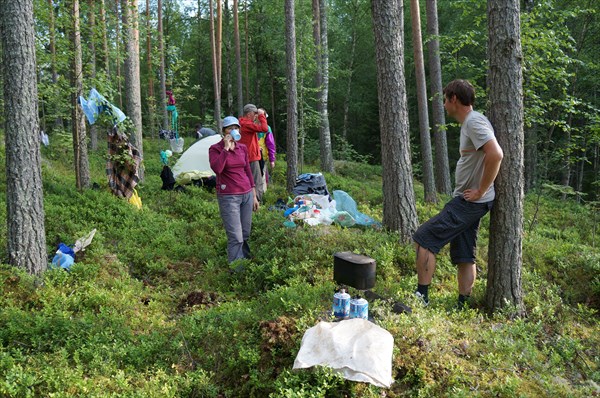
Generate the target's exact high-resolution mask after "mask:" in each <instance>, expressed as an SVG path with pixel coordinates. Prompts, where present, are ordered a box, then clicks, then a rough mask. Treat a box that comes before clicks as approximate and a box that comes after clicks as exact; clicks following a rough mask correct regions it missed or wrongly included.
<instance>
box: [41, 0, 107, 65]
mask: <svg viewBox="0 0 600 398" xmlns="http://www.w3.org/2000/svg"><path fill="white" fill-rule="evenodd" d="M50 1H52V0H50ZM100 24H101V25H102V52H103V53H104V71H105V72H106V76H110V57H109V53H108V29H107V27H106V7H105V5H104V0H101V1H100Z"/></svg>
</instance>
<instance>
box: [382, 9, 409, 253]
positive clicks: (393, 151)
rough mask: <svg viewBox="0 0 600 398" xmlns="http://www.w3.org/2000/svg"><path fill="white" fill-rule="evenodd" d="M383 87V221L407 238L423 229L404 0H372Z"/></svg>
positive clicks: (387, 226) (403, 238)
mask: <svg viewBox="0 0 600 398" xmlns="http://www.w3.org/2000/svg"><path fill="white" fill-rule="evenodd" d="M371 12H372V16H373V31H374V34H375V56H376V64H377V89H378V92H379V125H380V126H381V165H382V169H383V175H382V177H383V224H384V226H385V227H386V228H388V229H390V230H394V231H399V233H400V240H401V241H402V242H408V241H410V239H411V237H412V234H413V232H414V231H415V230H416V229H417V223H418V220H417V211H416V206H415V194H414V189H413V179H412V164H411V160H410V159H411V156H410V137H409V129H408V106H407V99H406V85H405V74H404V23H403V20H404V16H403V13H404V12H403V4H402V1H401V0H372V2H371Z"/></svg>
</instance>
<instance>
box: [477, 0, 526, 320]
mask: <svg viewBox="0 0 600 398" xmlns="http://www.w3.org/2000/svg"><path fill="white" fill-rule="evenodd" d="M488 21H489V22H488V24H489V26H488V49H489V70H488V86H489V101H490V104H489V109H490V111H489V119H490V122H491V123H492V125H493V126H494V130H495V134H496V137H497V140H498V143H499V144H500V147H502V149H503V151H504V159H503V161H502V166H501V168H500V172H499V174H498V177H497V178H496V181H495V183H494V185H495V188H496V200H495V203H494V207H493V209H492V212H491V219H490V243H489V260H488V275H487V291H486V303H487V306H488V308H489V310H490V311H492V312H493V311H496V310H499V309H501V308H504V307H506V306H507V305H510V306H513V307H512V308H514V309H515V314H516V315H521V314H522V313H523V310H524V308H523V293H522V290H521V269H522V265H523V255H522V252H523V247H522V245H523V200H524V194H523V185H524V177H523V169H524V165H523V149H524V148H523V146H524V145H523V142H524V137H523V88H522V81H523V74H522V60H523V54H522V51H521V39H520V22H519V1H518V0H488Z"/></svg>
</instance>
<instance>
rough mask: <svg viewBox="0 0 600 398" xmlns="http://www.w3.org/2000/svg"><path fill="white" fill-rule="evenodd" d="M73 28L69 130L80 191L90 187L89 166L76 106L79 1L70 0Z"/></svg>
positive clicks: (82, 122) (80, 75)
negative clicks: (70, 129)
mask: <svg viewBox="0 0 600 398" xmlns="http://www.w3.org/2000/svg"><path fill="white" fill-rule="evenodd" d="M71 12H72V15H73V27H72V31H71V43H72V46H73V69H72V71H71V73H72V75H71V87H73V91H72V94H71V107H72V108H71V119H72V120H71V128H72V132H73V150H74V153H75V179H76V186H77V189H79V190H81V189H84V188H88V187H89V186H90V164H89V159H88V149H87V135H86V132H85V118H84V115H83V111H82V110H81V107H80V106H79V105H78V104H77V100H78V98H79V97H80V96H81V95H83V66H82V51H81V32H80V28H79V0H71Z"/></svg>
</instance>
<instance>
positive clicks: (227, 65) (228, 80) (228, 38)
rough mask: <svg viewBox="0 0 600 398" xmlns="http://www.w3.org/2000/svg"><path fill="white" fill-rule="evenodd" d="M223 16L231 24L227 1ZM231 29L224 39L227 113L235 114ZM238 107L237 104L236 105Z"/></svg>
mask: <svg viewBox="0 0 600 398" xmlns="http://www.w3.org/2000/svg"><path fill="white" fill-rule="evenodd" d="M222 15H223V18H224V23H225V26H229V16H230V15H229V7H228V5H227V2H225V3H224V6H223V13H222ZM229 33H230V32H229V29H227V30H226V36H225V38H224V39H223V46H224V47H225V87H227V93H226V94H227V109H226V110H225V113H226V114H227V115H233V82H232V81H231V79H232V72H231V48H232V45H231V39H232V35H231V34H229ZM236 108H237V106H236Z"/></svg>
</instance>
